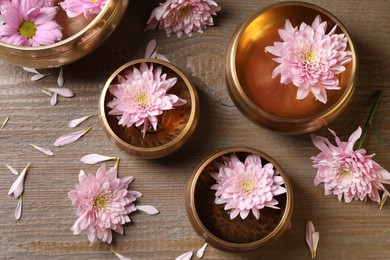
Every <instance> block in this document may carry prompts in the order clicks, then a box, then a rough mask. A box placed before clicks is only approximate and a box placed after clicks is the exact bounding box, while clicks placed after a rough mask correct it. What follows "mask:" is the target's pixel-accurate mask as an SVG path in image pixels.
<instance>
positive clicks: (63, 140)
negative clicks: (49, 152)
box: [54, 127, 92, 146]
mask: <svg viewBox="0 0 390 260" xmlns="http://www.w3.org/2000/svg"><path fill="white" fill-rule="evenodd" d="M91 128H92V127H89V128H87V129H85V130H81V131H77V132H74V133H70V134H66V135H62V136H60V137H58V138H57V139H56V140H55V141H54V146H64V145H68V144H71V143H73V142H75V141H77V140H78V139H79V138H81V137H82V136H83V135H85V134H86V133H88V132H89V130H91Z"/></svg>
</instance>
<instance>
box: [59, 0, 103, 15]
mask: <svg viewBox="0 0 390 260" xmlns="http://www.w3.org/2000/svg"><path fill="white" fill-rule="evenodd" d="M107 2H108V0H65V1H63V2H61V3H60V6H61V7H62V9H64V10H65V12H66V14H67V16H68V17H69V18H72V17H76V16H79V15H80V14H84V17H85V18H87V17H88V14H98V13H100V11H101V10H102V9H103V8H104V6H105V5H106V3H107Z"/></svg>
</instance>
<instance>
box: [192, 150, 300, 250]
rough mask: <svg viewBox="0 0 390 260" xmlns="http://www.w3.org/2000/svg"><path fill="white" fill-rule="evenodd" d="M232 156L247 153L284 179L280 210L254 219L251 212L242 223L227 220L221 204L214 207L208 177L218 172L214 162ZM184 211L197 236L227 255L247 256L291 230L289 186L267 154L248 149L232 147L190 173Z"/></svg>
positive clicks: (213, 156)
mask: <svg viewBox="0 0 390 260" xmlns="http://www.w3.org/2000/svg"><path fill="white" fill-rule="evenodd" d="M233 153H235V154H236V155H237V157H238V158H239V159H240V160H241V161H243V160H244V158H245V157H246V156H247V155H249V154H255V155H258V156H260V157H261V160H262V164H263V165H265V164H266V163H268V162H269V163H272V164H273V166H274V168H275V169H276V170H277V171H278V172H279V173H280V176H282V178H283V180H284V186H285V188H286V193H285V194H281V195H278V196H276V197H275V199H277V200H278V202H279V204H278V207H280V209H270V208H267V207H265V208H263V209H261V210H260V218H259V219H258V220H257V219H256V218H255V217H254V216H253V214H252V213H250V214H249V215H248V217H247V218H245V219H244V220H243V219H241V218H240V217H236V218H234V219H233V220H231V219H230V217H229V214H228V212H227V211H225V210H224V205H217V204H215V202H214V200H215V190H211V189H210V187H211V186H212V185H213V184H215V179H214V178H213V177H212V176H211V175H210V174H211V173H213V172H218V169H217V168H216V166H215V165H214V163H213V162H214V161H216V160H217V161H221V159H222V157H223V156H230V155H231V154H233ZM185 203H186V210H187V215H188V218H189V220H190V223H191V225H192V227H193V228H194V230H195V231H196V233H197V234H198V235H199V236H200V237H201V238H203V239H204V240H205V241H206V242H207V243H208V244H209V245H211V246H213V247H215V248H217V249H219V250H223V251H226V252H230V253H248V252H251V251H254V250H257V249H259V248H262V247H264V246H266V245H269V244H270V243H271V242H274V241H276V240H277V239H278V238H279V237H280V236H281V235H282V234H283V233H284V232H285V231H286V230H288V229H289V227H290V220H291V215H292V212H293V190H292V186H291V184H290V182H289V180H288V178H287V176H286V174H285V173H284V172H283V170H282V169H281V168H280V166H279V165H278V164H277V163H276V162H275V160H273V159H272V158H271V157H269V156H268V155H267V154H265V153H263V152H261V151H258V150H256V149H252V148H248V147H233V148H229V149H225V150H222V151H220V152H217V153H215V154H212V155H211V156H209V157H208V158H206V159H205V160H204V161H203V162H202V163H201V164H200V165H199V166H198V167H197V168H196V169H195V171H194V172H193V174H192V176H191V178H190V180H189V182H188V185H187V190H186V197H185Z"/></svg>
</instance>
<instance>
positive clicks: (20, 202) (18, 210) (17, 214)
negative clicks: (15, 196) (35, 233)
mask: <svg viewBox="0 0 390 260" xmlns="http://www.w3.org/2000/svg"><path fill="white" fill-rule="evenodd" d="M22 206H23V196H20V197H19V200H18V204H17V205H16V209H15V218H16V219H20V217H21V216H22Z"/></svg>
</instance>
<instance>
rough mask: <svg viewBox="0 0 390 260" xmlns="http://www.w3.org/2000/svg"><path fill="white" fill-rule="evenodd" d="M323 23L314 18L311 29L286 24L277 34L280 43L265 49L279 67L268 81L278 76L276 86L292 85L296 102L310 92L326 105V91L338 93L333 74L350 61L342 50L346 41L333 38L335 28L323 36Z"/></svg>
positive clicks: (336, 82)
mask: <svg viewBox="0 0 390 260" xmlns="http://www.w3.org/2000/svg"><path fill="white" fill-rule="evenodd" d="M326 27H327V23H326V21H325V22H322V21H321V17H320V16H319V15H317V17H316V18H315V19H314V21H313V23H312V25H311V26H310V25H307V24H305V23H301V25H300V26H299V29H298V28H297V27H292V25H291V22H290V21H289V20H286V23H285V25H284V29H280V30H279V35H280V37H281V38H282V40H283V42H274V45H273V46H268V47H266V48H265V51H266V52H270V53H271V54H273V55H275V56H277V58H274V59H273V60H274V61H276V62H277V63H280V65H278V66H277V67H276V68H275V69H274V70H273V72H272V78H276V77H277V76H278V75H280V83H282V84H289V83H291V82H292V83H293V84H294V85H295V86H297V87H298V92H297V99H300V100H301V99H304V98H306V97H307V96H308V94H309V93H310V92H311V93H313V95H314V96H315V98H316V99H318V100H319V101H321V102H322V103H326V102H327V95H326V90H327V89H329V90H330V89H340V86H339V79H338V78H337V76H336V75H337V74H340V73H341V72H343V71H344V70H345V67H344V65H345V64H347V63H348V62H350V61H351V60H352V52H351V51H348V50H346V48H347V41H348V40H347V38H346V37H345V35H344V34H335V31H336V27H337V26H334V27H333V28H332V30H331V31H330V32H329V33H328V34H325V31H326Z"/></svg>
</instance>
